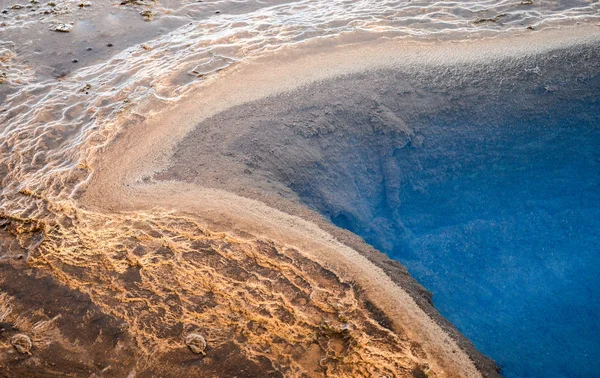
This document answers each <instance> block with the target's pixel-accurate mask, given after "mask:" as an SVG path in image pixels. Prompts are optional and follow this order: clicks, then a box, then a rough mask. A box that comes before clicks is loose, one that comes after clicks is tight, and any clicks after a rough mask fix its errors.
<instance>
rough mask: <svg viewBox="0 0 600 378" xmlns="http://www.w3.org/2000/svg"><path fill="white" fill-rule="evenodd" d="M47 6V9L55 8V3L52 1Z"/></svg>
mask: <svg viewBox="0 0 600 378" xmlns="http://www.w3.org/2000/svg"><path fill="white" fill-rule="evenodd" d="M48 6H49V7H55V6H56V3H55V2H54V1H51V2H49V3H48Z"/></svg>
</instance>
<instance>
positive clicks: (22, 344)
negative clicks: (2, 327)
mask: <svg viewBox="0 0 600 378" xmlns="http://www.w3.org/2000/svg"><path fill="white" fill-rule="evenodd" d="M10 343H11V344H12V346H13V347H14V348H15V349H16V350H17V352H19V353H21V354H31V348H33V343H32V342H31V339H30V338H29V336H27V335H24V334H22V333H19V334H17V335H14V336H13V337H12V339H10Z"/></svg>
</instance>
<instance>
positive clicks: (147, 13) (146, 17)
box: [140, 9, 156, 21]
mask: <svg viewBox="0 0 600 378" xmlns="http://www.w3.org/2000/svg"><path fill="white" fill-rule="evenodd" d="M140 14H141V15H142V17H144V20H146V21H152V19H153V18H154V16H156V11H154V10H152V9H145V10H143V11H141V12H140Z"/></svg>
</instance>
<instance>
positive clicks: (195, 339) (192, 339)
mask: <svg viewBox="0 0 600 378" xmlns="http://www.w3.org/2000/svg"><path fill="white" fill-rule="evenodd" d="M185 345H187V346H188V348H190V350H191V351H192V352H194V353H196V354H202V355H206V352H205V350H206V340H205V339H204V337H202V336H200V335H199V334H197V333H190V334H189V335H187V336H186V337H185Z"/></svg>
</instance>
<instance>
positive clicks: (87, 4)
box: [77, 1, 92, 8]
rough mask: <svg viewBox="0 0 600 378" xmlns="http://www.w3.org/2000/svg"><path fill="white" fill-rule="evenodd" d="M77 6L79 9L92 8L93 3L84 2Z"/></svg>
mask: <svg viewBox="0 0 600 378" xmlns="http://www.w3.org/2000/svg"><path fill="white" fill-rule="evenodd" d="M77 5H78V6H79V8H85V7H91V6H92V2H91V1H82V2H81V3H79V4H77Z"/></svg>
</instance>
